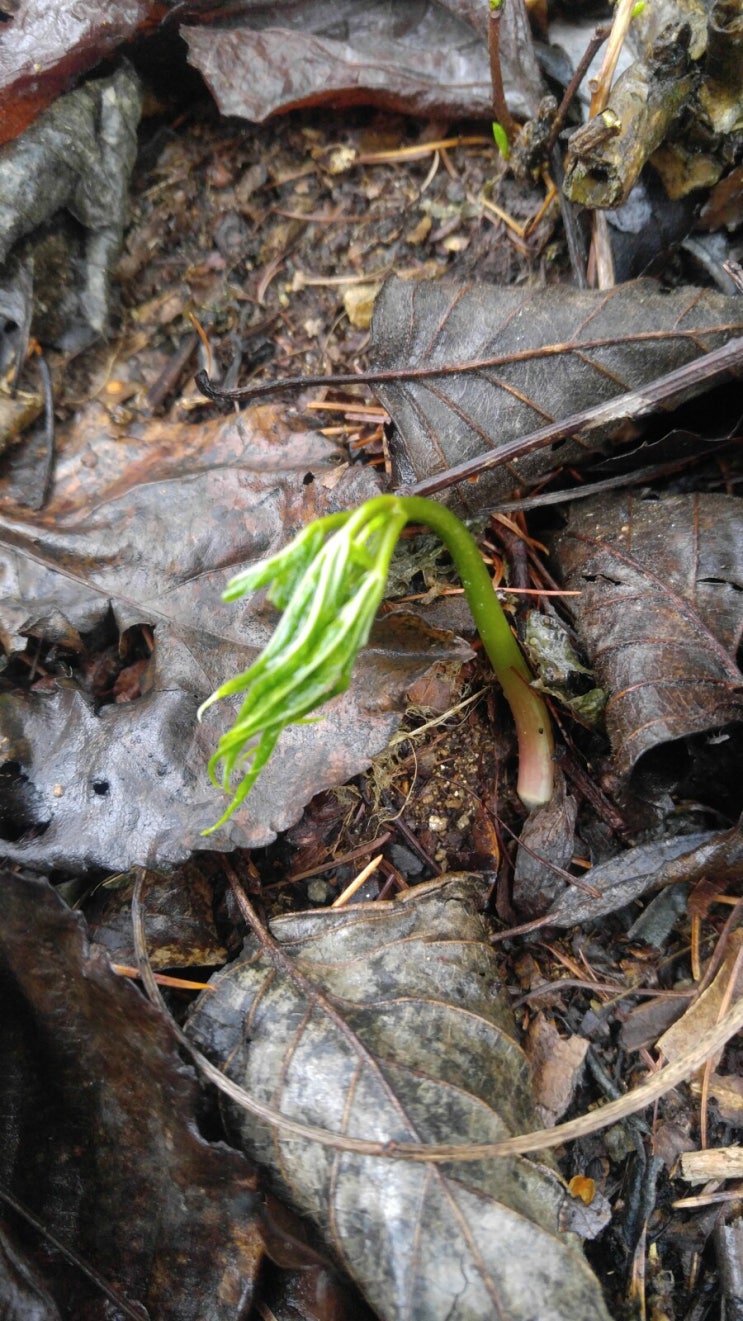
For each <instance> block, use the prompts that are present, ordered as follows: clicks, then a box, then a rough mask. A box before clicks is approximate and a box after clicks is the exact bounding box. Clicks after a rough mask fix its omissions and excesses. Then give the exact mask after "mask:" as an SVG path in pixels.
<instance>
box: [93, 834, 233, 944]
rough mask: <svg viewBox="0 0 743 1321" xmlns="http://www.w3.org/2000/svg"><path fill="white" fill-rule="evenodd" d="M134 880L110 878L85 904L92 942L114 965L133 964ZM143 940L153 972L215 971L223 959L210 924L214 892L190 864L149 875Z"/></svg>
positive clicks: (196, 866) (127, 876) (132, 877)
mask: <svg viewBox="0 0 743 1321" xmlns="http://www.w3.org/2000/svg"><path fill="white" fill-rule="evenodd" d="M135 879H136V877H135V875H132V874H127V873H125V874H124V875H121V876H116V877H112V878H109V879H108V880H107V881H106V882H105V883H104V884H103V885H99V886H98V887H97V888H96V890H95V892H94V894H93V895H92V896H91V897H90V898H89V899H88V900H87V901H86V903H85V917H86V920H87V923H88V929H89V931H90V934H91V938H92V939H93V940H95V942H96V944H98V945H103V946H104V948H105V949H106V950H107V951H108V956H109V958H110V959H111V962H112V963H124V964H129V965H131V964H134V963H136V955H135V952H134V945H133V940H132V912H131V909H132V895H133V893H134V884H135ZM142 898H143V902H144V904H145V906H146V918H145V936H146V941H147V953H148V955H149V959H150V963H151V964H152V966H153V968H158V969H162V968H194V967H197V968H198V967H201V968H205V967H209V966H214V967H216V966H217V965H218V964H222V963H224V962H225V960H226V959H227V951H226V949H225V948H224V946H223V944H222V942H221V941H220V939H219V937H218V935H217V931H216V927H215V924H214V912H213V908H214V891H213V886H212V884H211V881H210V879H209V877H208V876H207V875H206V874H205V871H204V870H202V869H201V868H200V867H199V864H198V862H194V861H193V860H192V861H190V862H187V863H185V864H184V866H182V867H176V869H175V871H173V872H172V873H170V874H167V875H166V874H163V873H161V872H147V874H146V877H145V879H144V882H143V887H142Z"/></svg>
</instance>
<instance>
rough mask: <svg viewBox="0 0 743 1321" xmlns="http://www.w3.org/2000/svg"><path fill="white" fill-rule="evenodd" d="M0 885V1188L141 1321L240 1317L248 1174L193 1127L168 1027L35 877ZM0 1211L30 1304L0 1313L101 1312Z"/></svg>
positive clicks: (247, 1246) (71, 1270) (247, 1291)
mask: <svg viewBox="0 0 743 1321" xmlns="http://www.w3.org/2000/svg"><path fill="white" fill-rule="evenodd" d="M2 893H3V923H2V932H0V982H1V984H2V996H3V1005H4V1012H3V1014H2V1017H1V1018H0V1040H1V1052H2V1059H3V1070H2V1079H1V1080H0V1093H1V1099H0V1113H1V1114H2V1120H1V1122H0V1181H1V1182H2V1185H3V1187H4V1188H5V1189H6V1190H8V1191H9V1192H10V1193H12V1195H13V1196H14V1197H15V1198H16V1199H17V1200H18V1201H20V1202H22V1203H23V1204H24V1206H25V1207H26V1209H27V1210H28V1211H30V1212H31V1213H32V1214H34V1215H35V1216H36V1217H37V1219H39V1220H41V1221H42V1222H43V1223H44V1225H45V1226H46V1228H47V1229H49V1230H50V1231H51V1232H52V1233H53V1234H56V1235H57V1237H58V1238H59V1239H60V1240H61V1241H62V1243H63V1244H65V1245H67V1246H69V1247H71V1248H72V1249H73V1251H75V1252H76V1253H77V1254H78V1256H80V1257H82V1258H83V1259H85V1261H86V1262H87V1263H88V1265H90V1266H91V1267H93V1268H94V1269H95V1270H97V1271H98V1273H99V1274H100V1275H101V1276H102V1277H103V1278H104V1279H105V1280H106V1281H107V1283H109V1284H110V1285H111V1286H113V1287H115V1288H117V1289H118V1291H119V1292H120V1293H121V1294H122V1295H124V1297H126V1298H127V1299H128V1300H129V1301H130V1302H132V1303H134V1302H139V1303H142V1304H144V1305H145V1306H146V1308H147V1313H148V1314H149V1315H150V1316H151V1317H153V1318H154V1317H158V1318H161V1321H202V1319H203V1317H205V1316H209V1317H213V1318H214V1319H215V1321H240V1318H243V1317H244V1315H245V1313H246V1310H247V1307H248V1305H249V1302H250V1297H251V1293H252V1287H253V1279H254V1276H255V1272H256V1270H257V1267H258V1264H259V1261H260V1258H261V1251H262V1249H261V1242H260V1235H259V1232H258V1229H257V1224H256V1208H257V1197H256V1193H255V1190H254V1189H255V1184H254V1177H253V1174H252V1171H251V1169H250V1167H249V1166H248V1164H247V1162H246V1161H245V1160H244V1159H243V1158H242V1157H241V1156H240V1155H239V1153H237V1152H235V1151H230V1150H229V1149H228V1148H226V1147H225V1146H223V1145H212V1144H210V1143H208V1142H206V1141H204V1140H203V1139H202V1138H201V1137H200V1136H199V1134H198V1132H197V1129H196V1126H195V1110H196V1106H197V1100H198V1089H197V1087H196V1083H195V1078H194V1076H193V1074H192V1073H191V1072H190V1070H188V1069H186V1068H185V1067H184V1065H183V1064H182V1063H181V1061H180V1059H179V1055H178V1048H177V1044H176V1041H175V1037H174V1035H173V1033H172V1031H171V1029H170V1027H169V1026H168V1024H167V1022H166V1021H165V1019H164V1018H163V1017H162V1016H161V1015H160V1013H159V1012H158V1011H156V1010H155V1009H153V1008H152V1006H150V1005H149V1004H148V1003H147V1002H146V1001H145V1000H144V998H143V997H142V996H141V994H140V993H139V992H138V991H136V990H135V989H134V987H133V986H131V985H130V984H129V983H128V982H126V981H125V980H124V979H122V978H119V977H116V976H115V975H114V974H113V973H112V971H111V969H110V966H109V963H108V959H107V956H106V954H105V953H104V951H103V950H102V949H101V948H100V947H99V946H95V945H91V944H89V943H88V940H87V937H86V933H85V925H84V923H83V920H82V918H81V917H79V916H78V915H75V914H73V913H71V912H70V910H69V909H68V908H66V906H65V905H64V904H63V903H62V902H61V900H60V899H59V898H58V897H57V896H56V895H55V894H54V892H53V890H52V889H51V887H50V886H49V885H48V884H47V882H46V881H44V880H38V879H36V880H32V879H29V878H24V877H23V876H20V875H14V874H12V873H10V872H4V873H3V875H2ZM9 1217H10V1220H9ZM2 1218H3V1221H6V1222H8V1223H9V1224H10V1225H11V1235H12V1236H13V1237H14V1238H15V1239H16V1242H17V1244H18V1250H19V1251H20V1252H22V1253H23V1255H24V1257H25V1266H26V1269H27V1270H28V1271H29V1272H30V1279H29V1278H28V1277H26V1278H25V1279H24V1280H23V1285H24V1287H25V1290H26V1292H25V1295H24V1297H25V1301H24V1302H23V1306H24V1307H25V1306H26V1305H28V1306H29V1308H34V1309H35V1310H29V1311H23V1312H21V1313H9V1315H13V1314H17V1315H19V1316H20V1315H23V1316H24V1317H26V1316H35V1317H38V1318H39V1321H41V1318H44V1321H46V1319H47V1318H51V1317H55V1316H56V1315H57V1313H56V1312H55V1311H54V1309H53V1306H50V1301H49V1300H53V1303H56V1305H57V1306H58V1308H59V1314H60V1315H61V1316H63V1317H72V1316H75V1317H80V1318H83V1317H84V1318H85V1321H104V1318H108V1317H110V1316H112V1315H113V1312H112V1309H111V1304H110V1303H109V1302H107V1300H106V1299H105V1298H104V1297H103V1296H102V1295H101V1294H100V1292H99V1291H97V1290H96V1288H95V1287H94V1285H93V1284H92V1283H91V1282H90V1281H89V1280H88V1279H87V1278H86V1277H85V1276H84V1274H83V1273H82V1272H81V1271H80V1270H79V1269H77V1268H75V1267H73V1266H72V1265H70V1264H69V1263H68V1262H66V1261H64V1260H63V1259H62V1258H60V1257H59V1256H58V1255H57V1254H55V1253H53V1252H51V1253H49V1252H47V1251H46V1250H45V1245H44V1243H43V1241H42V1240H40V1239H39V1238H38V1236H37V1235H36V1234H35V1233H34V1232H33V1231H32V1230H31V1229H30V1227H29V1226H28V1225H26V1224H25V1223H24V1222H23V1221H22V1220H21V1219H19V1218H17V1217H16V1216H15V1215H13V1216H11V1213H10V1212H9V1211H8V1210H7V1208H6V1207H4V1206H3V1208H2ZM9 1250H11V1249H10V1248H9V1247H7V1246H6V1253H7V1252H8V1251H9ZM16 1272H17V1273H21V1264H18V1263H16ZM20 1289H21V1285H20V1283H18V1284H17V1288H16V1294H15V1297H16V1299H18V1297H19V1296H20ZM29 1299H30V1300H31V1302H29ZM117 1314H118V1313H117Z"/></svg>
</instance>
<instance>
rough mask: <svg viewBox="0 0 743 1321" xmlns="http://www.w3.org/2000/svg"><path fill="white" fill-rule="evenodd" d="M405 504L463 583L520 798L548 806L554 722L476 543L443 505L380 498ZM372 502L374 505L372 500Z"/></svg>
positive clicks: (420, 499) (405, 498) (417, 498)
mask: <svg viewBox="0 0 743 1321" xmlns="http://www.w3.org/2000/svg"><path fill="white" fill-rule="evenodd" d="M377 498H378V499H379V500H384V501H388V502H390V507H392V502H394V504H397V505H402V508H403V510H404V511H405V513H406V515H407V517H408V519H409V520H410V521H411V522H413V523H423V524H424V525H425V526H426V527H429V528H430V529H431V531H432V532H435V533H436V534H437V536H439V537H440V538H441V540H442V541H443V543H444V545H445V546H446V548H447V550H448V551H449V554H450V555H451V557H452V559H453V561H454V564H455V567H456V570H457V573H458V574H459V577H460V578H461V580H462V586H463V587H464V590H465V593H466V596H467V603H468V605H469V607H470V610H471V611H472V617H473V619H474V621H475V623H476V625H477V631H478V633H479V634H480V637H481V638H482V644H483V646H484V648H485V651H486V653H487V656H488V659H489V661H490V663H491V665H492V667H493V669H494V671H495V675H496V678H497V679H498V682H499V683H500V686H501V688H502V689H503V693H504V696H505V698H506V701H507V702H508V705H509V706H510V708H511V711H512V714H513V719H514V723H515V725H516V735H517V738H518V745H519V778H518V795H519V798H520V799H521V801H522V802H523V803H524V804H525V806H527V807H538V806H540V805H541V804H543V803H548V802H549V800H550V798H551V797H552V789H553V783H554V764H553V760H552V758H553V753H554V743H553V740H552V724H551V721H550V717H549V712H548V710H547V707H546V705H545V703H544V702H543V701H542V698H541V697H539V695H538V694H537V693H535V691H534V689H533V688H532V687H531V681H532V675H531V672H530V670H529V667H528V665H527V663H526V661H525V660H524V657H523V654H522V652H521V649H520V647H519V645H518V643H517V641H516V639H515V638H514V636H513V633H512V632H511V628H510V625H509V623H508V620H507V619H506V616H505V614H504V613H503V609H502V607H501V604H500V601H499V600H498V598H497V596H496V594H495V591H494V589H493V584H492V582H491V580H490V575H489V574H488V571H487V569H486V568H485V565H484V563H483V560H482V556H481V555H480V551H479V550H478V547H477V543H476V541H475V540H474V538H473V537H472V536H471V535H470V533H469V532H468V531H467V528H466V527H465V526H464V524H463V523H462V522H461V521H460V519H458V518H457V516H456V514H452V513H451V511H450V510H449V509H447V508H446V506H445V505H441V504H438V503H437V502H436V501H434V500H426V499H424V498H423V497H421V496H414V495H410V496H379V497H377ZM370 503H374V502H373V501H370Z"/></svg>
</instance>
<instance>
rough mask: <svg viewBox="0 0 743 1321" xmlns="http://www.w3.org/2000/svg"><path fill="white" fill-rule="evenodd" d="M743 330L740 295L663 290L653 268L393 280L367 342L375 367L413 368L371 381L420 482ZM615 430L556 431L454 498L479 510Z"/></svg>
mask: <svg viewBox="0 0 743 1321" xmlns="http://www.w3.org/2000/svg"><path fill="white" fill-rule="evenodd" d="M742 331H743V306H742V305H741V300H740V299H735V298H727V297H725V296H724V295H722V294H717V293H713V292H710V291H708V290H702V289H693V288H681V289H676V290H673V291H672V292H664V291H663V290H661V288H660V286H659V285H658V284H657V283H656V282H655V281H653V280H637V281H633V282H632V283H629V284H625V285H619V286H617V287H616V288H614V289H611V290H609V291H595V290H579V289H566V288H564V287H563V286H557V285H555V286H553V287H549V288H546V289H527V290H524V289H521V288H514V287H508V288H500V287H498V286H496V285H488V284H484V283H478V284H461V283H457V282H454V281H449V280H437V281H435V282H425V283H415V282H410V281H403V280H394V279H393V280H389V281H388V282H387V284H386V285H385V286H384V288H383V290H382V292H381V294H380V296H379V298H378V300H377V303H376V306H375V310H374V319H373V322H372V354H373V365H374V367H375V369H377V370H379V371H388V370H395V369H408V368H409V369H410V371H411V375H410V376H409V377H407V376H406V377H404V378H403V379H401V380H399V381H392V382H388V383H386V384H379V385H377V386H375V389H376V393H377V394H378V396H379V398H380V400H381V402H382V403H383V404H384V406H385V407H386V408H387V409H388V410H389V412H390V414H391V415H392V418H393V420H394V422H395V425H396V427H397V430H398V433H399V434H398V435H397V437H396V439H395V440H394V442H393V447H392V457H393V462H394V464H395V466H396V469H397V476H398V478H399V480H401V481H403V482H417V481H421V480H422V479H424V478H427V477H431V476H432V475H434V474H435V473H438V472H441V471H443V470H444V469H446V468H450V467H453V466H455V465H456V464H458V463H461V462H463V461H464V460H467V459H472V458H474V457H475V456H477V455H483V454H487V453H489V452H497V450H498V449H499V448H500V447H501V446H503V445H504V444H506V443H507V442H508V441H512V440H515V439H517V438H518V437H519V436H525V435H528V434H529V433H530V432H533V431H536V430H538V429H539V428H541V427H543V426H545V425H547V424H548V423H551V422H553V421H555V420H556V419H561V418H566V417H568V416H570V415H571V414H573V413H576V412H579V411H582V410H583V409H586V408H589V407H594V406H595V405H597V404H600V403H605V402H607V401H609V400H612V399H615V398H616V397H617V396H618V395H620V394H622V393H624V392H625V391H627V390H634V389H638V388H639V387H641V386H642V385H645V384H647V383H648V382H649V381H652V380H654V379H655V378H656V377H658V376H661V375H663V373H665V372H670V371H672V370H673V369H675V368H678V367H681V366H683V365H684V364H686V363H688V362H690V361H691V360H692V359H694V358H697V357H698V356H699V355H700V354H702V353H705V352H708V351H709V350H711V349H714V348H717V347H719V346H721V345H723V344H725V343H726V341H727V340H728V339H730V338H731V337H732V336H735V335H740V334H741V333H742ZM457 364H461V368H458V367H457ZM437 367H440V368H441V369H442V374H441V375H436V370H435V369H436V368H437ZM421 369H425V371H426V373H427V374H425V375H423V374H422V371H421ZM432 369H433V370H432ZM415 373H420V374H417V375H416V374H415ZM428 373H430V374H428ZM613 434H614V432H613V430H609V431H608V432H607V429H606V428H605V427H604V428H603V429H599V430H594V431H591V432H582V433H581V435H580V437H578V438H575V439H571V440H560V441H557V442H556V443H554V444H553V445H551V446H548V447H546V448H543V449H540V450H537V451H535V452H534V453H532V454H529V455H528V456H525V457H523V458H520V459H518V460H515V461H514V460H511V461H510V462H507V463H504V464H502V465H501V466H499V467H498V468H496V469H494V470H492V471H489V472H487V473H485V474H483V475H482V476H481V477H480V478H479V480H478V481H477V482H476V483H475V484H474V485H472V484H467V483H461V484H460V485H459V486H458V487H457V492H456V493H457V498H458V500H459V501H460V503H461V504H462V505H464V506H465V508H466V509H468V510H469V511H470V512H472V513H476V512H478V511H479V510H482V509H483V508H486V507H487V505H488V503H491V504H492V503H494V502H495V501H497V500H502V499H506V498H507V497H508V496H510V495H512V494H513V492H514V490H516V489H519V490H524V489H525V488H528V487H529V486H531V485H533V484H534V483H535V482H536V481H537V480H539V479H540V478H541V477H543V476H544V475H545V474H546V473H548V472H551V471H552V470H553V469H554V468H556V467H560V466H563V465H565V466H569V465H570V464H575V463H579V462H580V461H581V460H585V458H586V457H587V455H591V454H593V453H596V452H604V451H606V450H607V449H610V448H611V442H612V436H613Z"/></svg>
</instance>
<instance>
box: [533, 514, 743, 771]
mask: <svg viewBox="0 0 743 1321" xmlns="http://www.w3.org/2000/svg"><path fill="white" fill-rule="evenodd" d="M554 553H555V558H556V561H557V563H558V565H559V567H560V570H561V572H562V574H563V576H564V580H565V585H566V587H568V588H570V589H573V590H579V591H580V593H581V595H580V596H579V597H577V598H576V604H575V607H574V608H575V617H576V621H577V623H578V628H579V631H580V634H581V636H582V639H583V642H584V645H585V647H586V651H587V654H588V656H589V658H590V660H591V661H592V663H593V665H594V666H595V670H596V675H597V678H598V681H599V683H600V684H601V686H602V687H605V688H606V689H608V690H609V693H610V696H609V700H608V702H607V705H606V711H605V716H606V725H607V730H608V733H609V736H610V738H611V743H612V751H613V755H614V761H615V765H616V769H617V771H618V773H619V775H620V776H621V777H623V778H625V779H626V778H627V777H628V776H629V774H630V772H631V771H632V769H633V767H635V765H636V764H637V762H638V761H639V759H640V758H641V757H642V756H643V755H644V754H646V753H648V752H650V751H651V750H652V749H654V748H656V747H657V746H658V745H659V744H662V743H666V742H669V741H671V740H675V739H680V738H682V737H684V736H687V735H693V734H699V733H701V732H703V731H706V730H718V731H720V730H724V729H725V727H726V726H728V725H729V724H731V722H740V721H741V720H743V696H742V695H741V684H743V676H741V673H740V670H739V669H738V665H737V663H736V657H737V653H738V649H739V647H740V643H741V636H742V635H743V594H742V592H741V589H742V588H743V509H742V508H741V501H740V500H739V499H737V498H735V497H733V496H725V495H699V496H666V497H661V498H660V499H657V498H654V497H649V498H646V499H642V498H636V497H633V496H631V495H623V496H605V497H603V498H601V499H597V500H591V501H590V502H589V501H586V502H585V503H584V504H583V505H582V506H580V507H574V508H573V510H572V512H571V515H570V520H569V523H568V527H567V529H566V530H565V531H564V532H563V533H561V534H560V535H559V536H558V537H557V538H556V540H555V548H554Z"/></svg>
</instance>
